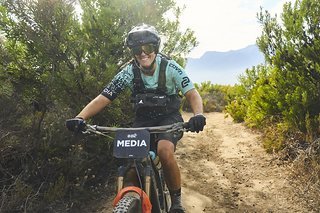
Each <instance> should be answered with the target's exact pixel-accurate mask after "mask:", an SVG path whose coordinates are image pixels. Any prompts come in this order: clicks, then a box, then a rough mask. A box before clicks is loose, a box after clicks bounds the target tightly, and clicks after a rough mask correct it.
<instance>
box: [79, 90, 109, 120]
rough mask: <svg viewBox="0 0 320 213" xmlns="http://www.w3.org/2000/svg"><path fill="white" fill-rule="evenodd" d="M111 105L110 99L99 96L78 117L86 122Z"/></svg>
mask: <svg viewBox="0 0 320 213" xmlns="http://www.w3.org/2000/svg"><path fill="white" fill-rule="evenodd" d="M110 103H111V101H110V99H108V98H106V97H105V96H103V95H98V96H97V97H96V98H95V99H93V100H92V101H91V102H90V103H89V104H88V105H87V106H85V107H84V108H83V110H82V111H81V112H80V113H79V114H78V115H77V116H76V117H80V118H83V119H84V120H87V119H89V118H91V117H92V116H94V115H96V114H97V113H99V112H100V111H101V110H102V109H103V108H104V107H106V106H107V105H108V104H110Z"/></svg>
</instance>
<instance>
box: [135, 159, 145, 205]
mask: <svg viewBox="0 0 320 213" xmlns="http://www.w3.org/2000/svg"><path fill="white" fill-rule="evenodd" d="M133 163H134V168H135V169H136V173H137V176H138V180H139V185H140V189H141V193H140V201H141V202H140V203H141V210H143V189H142V181H141V176H140V173H139V169H138V165H137V162H136V159H134V160H133Z"/></svg>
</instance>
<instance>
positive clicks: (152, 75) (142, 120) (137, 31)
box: [66, 24, 206, 212]
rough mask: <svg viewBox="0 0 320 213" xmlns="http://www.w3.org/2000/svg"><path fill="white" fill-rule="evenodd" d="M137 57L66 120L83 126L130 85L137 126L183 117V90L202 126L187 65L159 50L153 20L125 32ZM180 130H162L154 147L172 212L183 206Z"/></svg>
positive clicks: (196, 126) (193, 124) (194, 121)
mask: <svg viewBox="0 0 320 213" xmlns="http://www.w3.org/2000/svg"><path fill="white" fill-rule="evenodd" d="M126 46H127V47H128V48H129V49H130V50H131V53H132V56H133V60H132V61H131V62H130V63H128V64H127V65H126V66H125V67H124V68H122V69H121V70H120V72H119V73H118V74H117V75H116V76H115V77H114V78H113V79H112V80H111V82H110V83H109V84H108V85H107V86H106V87H105V88H104V89H103V91H102V92H101V94H99V95H98V96H97V97H96V98H95V99H93V100H92V101H91V102H90V103H89V104H88V105H87V106H86V107H84V109H83V110H82V111H81V112H80V113H79V114H78V115H77V116H76V118H75V119H72V120H71V121H68V122H67V124H66V125H67V127H68V128H69V129H70V130H73V131H79V129H81V127H82V126H83V124H84V122H85V120H86V119H88V118H90V117H92V116H94V115H95V114H97V113H98V112H100V111H101V110H102V109H103V108H104V107H106V106H107V105H108V104H110V103H111V102H112V101H113V100H114V99H115V98H116V97H117V96H118V95H119V93H120V92H122V91H123V90H124V89H125V88H126V87H129V88H130V89H131V91H132V102H133V103H134V110H135V120H134V124H133V126H134V127H146V126H159V125H167V124H172V123H176V122H181V121H183V119H182V116H181V114H180V112H179V109H180V99H181V98H180V96H179V94H178V92H179V91H181V93H182V94H183V95H184V96H185V97H186V99H187V101H188V102H189V104H190V106H191V108H192V110H193V114H194V116H193V117H191V118H190V120H189V124H190V130H191V131H193V132H199V131H202V130H203V128H204V126H205V125H206V118H205V116H204V115H203V114H202V113H203V104H202V99H201V97H200V95H199V93H198V92H197V90H196V89H195V87H194V85H193V83H192V81H191V80H190V79H189V77H188V76H187V74H186V73H185V71H184V69H183V68H182V67H181V66H180V65H179V64H177V62H175V61H174V60H171V59H169V58H167V57H166V56H164V55H163V54H161V53H159V46H160V36H159V34H158V32H157V31H156V29H155V28H154V27H153V26H150V25H146V24H142V25H139V26H136V27H133V28H132V30H131V31H130V32H129V33H128V35H127V38H126ZM181 137H182V133H181V134H180V135H177V134H171V133H164V134H158V135H157V136H156V142H157V144H156V145H155V146H156V152H157V154H158V156H159V158H160V161H161V164H162V167H163V170H164V175H165V181H166V183H167V186H168V188H169V191H170V195H171V202H172V205H171V209H170V212H184V208H183V207H182V203H181V178H180V170H179V167H178V165H177V162H176V159H175V156H174V152H175V147H176V144H177V142H178V140H179V139H180V138H181Z"/></svg>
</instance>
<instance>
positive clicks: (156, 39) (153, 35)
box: [126, 24, 160, 52]
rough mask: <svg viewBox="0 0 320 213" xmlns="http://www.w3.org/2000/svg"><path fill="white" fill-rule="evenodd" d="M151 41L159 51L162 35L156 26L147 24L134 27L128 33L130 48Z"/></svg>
mask: <svg viewBox="0 0 320 213" xmlns="http://www.w3.org/2000/svg"><path fill="white" fill-rule="evenodd" d="M150 43H151V44H153V45H154V46H155V47H156V51H157V52H158V51H159V46H160V36H159V34H158V32H157V30H156V28H155V27H153V26H151V25H147V24H142V25H138V26H135V27H133V28H132V29H131V30H130V32H129V33H128V36H127V39H126V45H127V46H128V47H129V48H130V49H132V47H134V46H140V45H143V44H150Z"/></svg>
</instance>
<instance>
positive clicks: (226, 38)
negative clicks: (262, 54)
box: [176, 0, 294, 58]
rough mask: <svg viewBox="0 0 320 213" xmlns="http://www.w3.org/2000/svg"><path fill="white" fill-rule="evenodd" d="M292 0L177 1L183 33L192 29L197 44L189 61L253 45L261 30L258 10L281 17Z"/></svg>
mask: <svg viewBox="0 0 320 213" xmlns="http://www.w3.org/2000/svg"><path fill="white" fill-rule="evenodd" d="M289 1H290V2H294V0H176V2H177V3H178V5H185V6H186V8H185V10H184V12H183V14H182V17H181V19H180V20H181V27H182V29H185V28H187V27H188V28H191V29H192V30H194V31H195V35H196V37H197V39H198V41H199V42H200V44H199V46H198V47H196V48H195V49H193V50H192V52H191V53H190V54H189V57H193V58H196V57H201V55H202V54H203V53H204V52H205V51H228V50H236V49H241V48H243V47H246V46H248V45H251V44H254V43H255V41H256V38H257V37H258V36H259V35H260V34H261V31H262V28H261V26H260V24H259V23H258V20H257V16H256V15H257V13H258V12H259V11H260V7H262V8H263V9H266V10H268V11H269V12H270V13H271V14H273V15H274V14H278V16H279V15H280V13H281V11H282V6H283V4H284V3H285V2H289Z"/></svg>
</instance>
